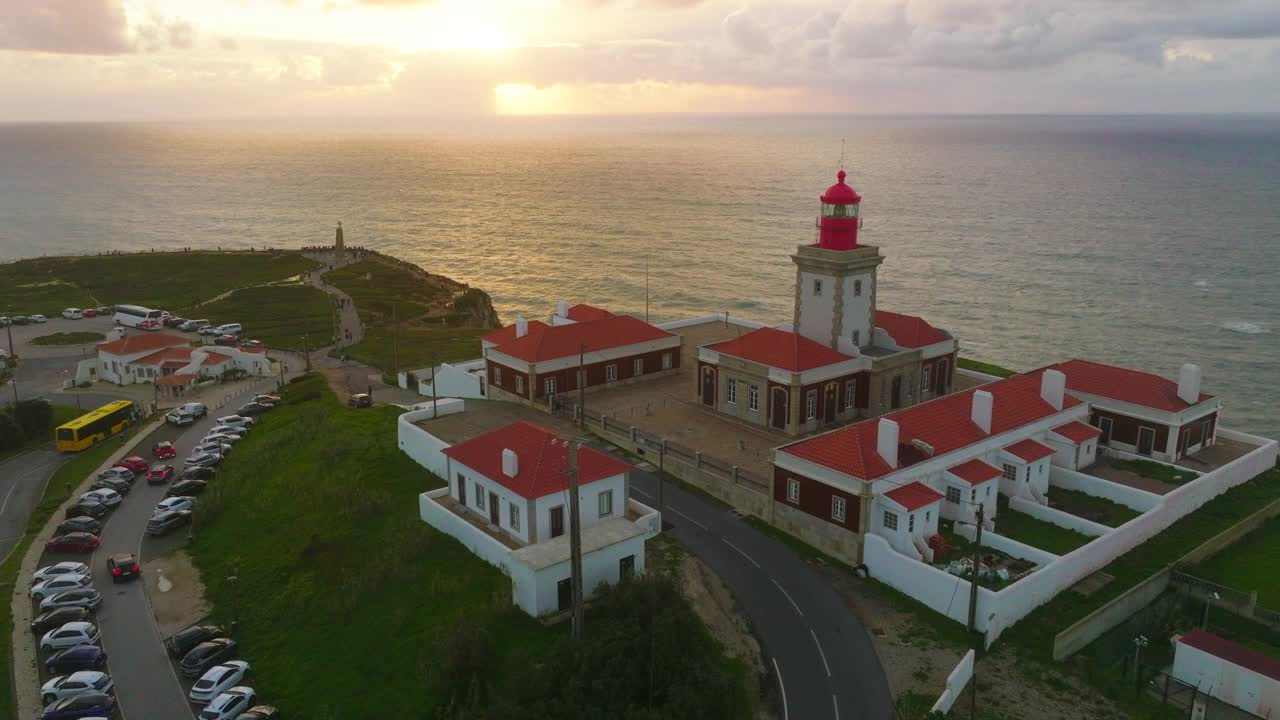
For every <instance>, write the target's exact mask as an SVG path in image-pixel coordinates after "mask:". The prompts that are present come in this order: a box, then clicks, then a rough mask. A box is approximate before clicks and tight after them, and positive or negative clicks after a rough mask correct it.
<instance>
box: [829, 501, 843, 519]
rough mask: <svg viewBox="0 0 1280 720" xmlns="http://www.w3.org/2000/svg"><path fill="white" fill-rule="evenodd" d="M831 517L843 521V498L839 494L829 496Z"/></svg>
mask: <svg viewBox="0 0 1280 720" xmlns="http://www.w3.org/2000/svg"><path fill="white" fill-rule="evenodd" d="M831 519H832V520H835V521H836V522H844V498H842V497H840V496H839V495H832V496H831Z"/></svg>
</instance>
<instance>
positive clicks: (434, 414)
mask: <svg viewBox="0 0 1280 720" xmlns="http://www.w3.org/2000/svg"><path fill="white" fill-rule="evenodd" d="M439 397H440V393H439V391H437V390H436V354H435V353H431V419H432V420H435V419H436V417H437V416H438V415H437V412H436V399H437V398H439Z"/></svg>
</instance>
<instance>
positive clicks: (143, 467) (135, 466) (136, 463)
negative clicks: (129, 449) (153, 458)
mask: <svg viewBox="0 0 1280 720" xmlns="http://www.w3.org/2000/svg"><path fill="white" fill-rule="evenodd" d="M150 466H151V464H150V463H148V462H147V461H146V459H145V458H141V457H138V456H137V455H130V456H129V457H127V458H125V459H123V460H120V461H118V462H116V467H122V468H124V469H126V470H128V471H129V472H131V473H133V474H134V475H137V474H139V473H144V472H146V471H147V468H148V467H150Z"/></svg>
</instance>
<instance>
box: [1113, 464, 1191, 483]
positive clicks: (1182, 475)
mask: <svg viewBox="0 0 1280 720" xmlns="http://www.w3.org/2000/svg"><path fill="white" fill-rule="evenodd" d="M1107 462H1109V463H1110V464H1111V466H1112V467H1114V468H1119V469H1121V470H1128V471H1129V472H1131V473H1133V474H1135V475H1141V476H1142V477H1145V478H1151V479H1152V480H1159V481H1160V482H1166V483H1169V484H1170V485H1181V484H1183V483H1188V482H1191V481H1192V480H1195V479H1196V478H1198V477H1200V473H1198V472H1196V471H1195V470H1189V469H1187V468H1180V467H1173V466H1172V465H1165V464H1164V463H1158V462H1155V461H1154V460H1108V461H1107Z"/></svg>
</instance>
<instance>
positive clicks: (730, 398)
mask: <svg viewBox="0 0 1280 720" xmlns="http://www.w3.org/2000/svg"><path fill="white" fill-rule="evenodd" d="M724 401H725V402H727V403H729V404H730V405H737V404H738V381H737V380H734V379H733V378H729V379H728V380H726V381H725V386H724Z"/></svg>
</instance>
